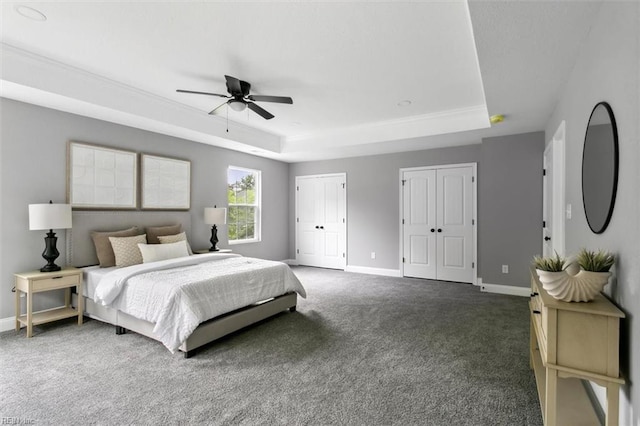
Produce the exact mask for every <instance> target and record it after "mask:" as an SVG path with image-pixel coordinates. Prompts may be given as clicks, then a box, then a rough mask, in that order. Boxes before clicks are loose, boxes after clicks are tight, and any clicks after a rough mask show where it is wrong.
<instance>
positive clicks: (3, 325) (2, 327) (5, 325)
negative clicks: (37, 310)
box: [0, 317, 16, 333]
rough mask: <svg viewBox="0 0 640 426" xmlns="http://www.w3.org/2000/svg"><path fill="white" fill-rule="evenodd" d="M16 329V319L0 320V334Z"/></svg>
mask: <svg viewBox="0 0 640 426" xmlns="http://www.w3.org/2000/svg"><path fill="white" fill-rule="evenodd" d="M15 329H16V317H9V318H0V333H2V332H3V331H9V330H15Z"/></svg>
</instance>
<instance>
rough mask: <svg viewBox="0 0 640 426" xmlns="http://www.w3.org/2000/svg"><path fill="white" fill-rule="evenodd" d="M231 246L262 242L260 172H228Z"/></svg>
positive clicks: (240, 169)
mask: <svg viewBox="0 0 640 426" xmlns="http://www.w3.org/2000/svg"><path fill="white" fill-rule="evenodd" d="M227 199H228V203H229V212H228V214H229V217H228V218H227V225H228V231H229V244H234V243H235V244H237V243H245V242H255V241H260V171H259V170H251V169H242V168H239V167H229V169H228V170H227Z"/></svg>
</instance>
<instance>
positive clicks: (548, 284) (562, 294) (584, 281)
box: [533, 248, 615, 302]
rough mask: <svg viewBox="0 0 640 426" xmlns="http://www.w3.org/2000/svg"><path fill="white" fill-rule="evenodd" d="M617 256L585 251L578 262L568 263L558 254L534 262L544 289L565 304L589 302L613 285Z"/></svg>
mask: <svg viewBox="0 0 640 426" xmlns="http://www.w3.org/2000/svg"><path fill="white" fill-rule="evenodd" d="M614 263H615V256H614V255H613V254H611V253H609V252H606V251H603V250H599V251H598V252H594V251H590V250H586V249H584V248H583V249H581V250H580V252H579V253H578V255H577V256H576V258H575V261H574V260H571V261H567V260H566V259H564V258H563V257H561V256H560V255H559V254H558V253H556V254H555V256H552V257H539V256H536V257H534V259H533V264H534V266H535V267H536V273H537V274H538V277H539V278H540V283H541V284H542V288H544V289H545V290H546V291H547V293H549V294H550V295H551V296H553V297H554V298H556V299H559V300H562V301H565V302H588V301H590V300H593V299H594V298H595V296H596V295H597V294H598V293H599V292H600V291H602V288H603V287H604V286H605V285H606V284H607V283H608V282H609V276H610V275H611V272H609V269H611V266H612V265H613V264H614Z"/></svg>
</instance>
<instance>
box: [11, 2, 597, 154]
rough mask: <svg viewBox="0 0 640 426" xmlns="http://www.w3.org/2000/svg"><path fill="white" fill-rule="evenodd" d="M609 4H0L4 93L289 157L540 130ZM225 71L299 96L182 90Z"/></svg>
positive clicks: (208, 84)
mask: <svg viewBox="0 0 640 426" xmlns="http://www.w3.org/2000/svg"><path fill="white" fill-rule="evenodd" d="M20 6H28V7H30V8H33V9H35V10H37V11H39V12H41V13H42V14H43V15H45V16H46V20H45V21H37V20H32V19H27V18H25V17H24V16H22V15H20V14H19V13H17V12H18V10H17V9H18V8H19V7H20ZM598 8H599V3H598V2H575V1H572V2H569V1H565V2H548V1H541V2H533V1H516V0H513V1H484V0H471V1H470V3H469V4H467V2H466V1H464V0H449V1H446V2H444V1H422V2H419V1H417V2H416V1H414V2H401V1H386V2H354V1H351V2H312V1H298V2H270V1H261V2H213V1H198V2H195V1H179V2H177V1H173V2H165V1H156V2H151V1H138V2H121V1H115V0H114V1H74V2H61V1H49V2H32V1H23V2H9V1H2V9H1V10H0V12H1V14H2V15H1V22H0V23H1V34H0V35H1V42H2V44H1V45H0V48H1V52H0V53H1V54H2V56H1V59H2V67H1V69H0V85H1V86H0V96H3V97H7V98H12V99H17V100H21V101H25V102H30V103H34V104H38V105H43V106H47V107H51V108H57V109H60V110H64V111H69V112H73V113H77V114H82V115H86V116H90V117H95V118H99V119H103V120H108V121H112V122H116V123H121V124H125V125H129V126H134V127H139V128H142V129H147V130H151V131H156V132H160V133H165V134H169V135H173V136H177V137H182V138H186V139H191V140H195V141H199V142H203V143H209V144H212V145H217V146H222V147H227V148H231V149H236V150H240V151H244V152H250V153H253V154H256V155H260V156H265V157H269V158H275V159H280V160H283V161H305V160H314V159H328V158H338V157H345V156H354V155H367V154H378V153H388V152H397V151H409V150H417V149H427V148H435V147H442V146H452V145H464V144H469V143H480V141H481V138H483V137H488V136H498V135H504V134H514V133H522V132H529V131H537V130H543V129H544V127H545V124H546V122H547V120H548V118H549V116H550V115H551V112H552V111H553V108H554V107H555V102H556V99H557V96H558V92H559V91H560V90H562V87H563V85H564V83H565V82H566V79H567V78H568V75H569V73H570V71H571V69H572V67H573V64H574V63H575V59H576V57H577V54H578V52H579V49H580V46H581V42H582V41H583V40H584V38H585V37H586V35H587V34H588V31H589V28H590V25H591V22H592V21H593V19H594V16H595V13H596V12H597V10H598ZM23 10H24V9H23ZM225 74H228V75H232V76H234V77H237V78H240V79H242V80H246V81H249V82H250V83H251V84H252V94H255V95H276V96H291V97H292V98H293V100H294V103H293V105H283V104H274V103H266V102H262V103H259V104H260V105H261V106H262V107H263V108H265V109H267V110H268V111H270V112H271V113H273V114H274V115H275V116H276V117H275V118H274V119H272V120H268V121H267V120H264V119H262V118H261V117H260V116H258V115H256V114H254V113H252V112H249V111H248V110H246V111H244V112H235V111H233V110H227V108H226V107H223V108H220V109H219V110H218V111H219V112H220V114H219V115H218V116H211V115H208V114H207V113H208V112H209V111H210V110H212V109H214V108H215V107H216V106H218V105H220V104H221V103H222V102H224V99H221V98H217V97H209V96H201V95H191V94H182V93H176V89H188V90H195V91H205V92H215V93H226V87H225V81H224V75H225ZM406 100H408V101H411V104H410V105H408V106H400V105H399V103H400V102H401V101H406ZM227 112H228V120H229V121H228V122H227ZM498 113H500V114H505V115H506V120H505V122H504V123H501V124H499V125H494V126H493V127H491V125H490V123H489V120H488V116H489V115H490V114H498ZM227 129H228V131H227Z"/></svg>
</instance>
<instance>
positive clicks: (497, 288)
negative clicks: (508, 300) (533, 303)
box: [478, 278, 531, 297]
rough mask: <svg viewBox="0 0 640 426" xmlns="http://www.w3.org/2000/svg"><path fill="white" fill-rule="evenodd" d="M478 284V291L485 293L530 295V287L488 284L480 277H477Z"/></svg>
mask: <svg viewBox="0 0 640 426" xmlns="http://www.w3.org/2000/svg"><path fill="white" fill-rule="evenodd" d="M478 286H479V287H480V291H483V292H485V293H498V294H508V295H510V296H522V297H531V288H529V287H516V286H513V285H502V284H489V283H483V282H482V278H478Z"/></svg>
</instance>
